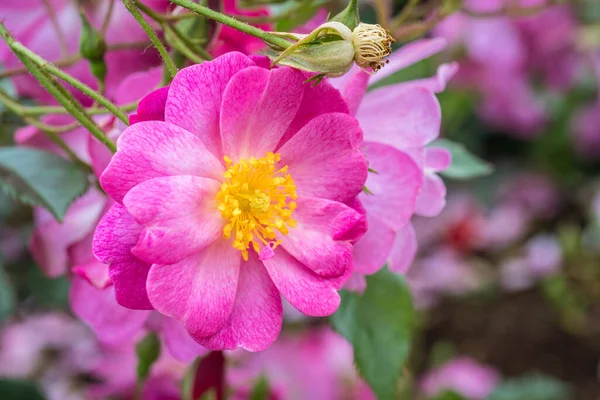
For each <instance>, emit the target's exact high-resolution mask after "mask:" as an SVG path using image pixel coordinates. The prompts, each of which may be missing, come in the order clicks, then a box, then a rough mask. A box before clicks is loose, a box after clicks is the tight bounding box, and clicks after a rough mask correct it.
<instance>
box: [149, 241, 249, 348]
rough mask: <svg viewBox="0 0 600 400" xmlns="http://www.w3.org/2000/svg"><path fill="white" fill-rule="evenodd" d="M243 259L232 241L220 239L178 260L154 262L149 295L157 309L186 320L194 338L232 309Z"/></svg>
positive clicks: (209, 330)
mask: <svg viewBox="0 0 600 400" xmlns="http://www.w3.org/2000/svg"><path fill="white" fill-rule="evenodd" d="M240 260H241V254H240V251H239V250H236V249H234V248H233V247H232V245H231V242H230V241H226V240H217V241H216V242H214V243H213V244H212V245H210V246H209V247H207V248H206V249H204V250H203V251H201V252H198V253H195V254H193V255H191V256H190V257H188V258H185V259H183V260H181V261H179V262H178V263H175V264H171V265H161V264H154V265H152V267H151V269H150V273H149V274H148V284H147V288H148V297H149V298H150V301H151V302H152V305H153V306H154V307H155V308H156V309H157V310H158V311H160V312H161V313H163V314H165V315H167V316H170V317H173V318H177V319H178V320H181V321H183V322H184V324H185V327H186V329H187V331H188V332H189V333H190V335H191V336H192V337H193V338H194V339H196V340H198V338H201V337H204V336H210V335H213V334H215V333H216V332H217V331H219V330H220V329H221V328H223V326H224V325H225V324H226V323H227V320H228V319H229V316H230V315H231V312H232V310H233V305H234V301H235V296H236V291H237V286H238V276H239V270H240Z"/></svg>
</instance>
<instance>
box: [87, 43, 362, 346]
mask: <svg viewBox="0 0 600 400" xmlns="http://www.w3.org/2000/svg"><path fill="white" fill-rule="evenodd" d="M253 60H256V61H257V63H258V65H261V66H262V65H264V64H266V63H265V60H264V59H263V58H249V57H247V56H244V55H243V54H241V53H236V52H232V53H228V54H226V55H223V56H221V57H219V58H217V59H215V60H214V61H212V62H205V63H202V64H200V65H196V66H192V67H189V68H186V69H183V70H181V71H180V72H179V73H178V75H177V76H176V77H175V79H174V80H173V82H172V84H171V86H170V87H169V89H168V92H166V91H162V92H158V96H161V95H162V96H163V97H164V99H163V102H162V103H161V102H160V101H155V100H157V99H156V98H155V97H156V96H157V94H156V93H155V94H152V95H150V96H149V98H150V99H151V101H149V102H144V101H142V103H143V105H142V104H140V109H139V110H138V113H137V115H136V119H137V120H138V121H142V122H138V123H136V124H133V125H132V126H130V127H129V128H127V129H126V130H125V132H124V133H123V135H122V136H121V137H120V139H119V142H118V147H119V150H118V151H117V153H116V154H115V156H114V157H113V158H112V160H111V162H110V164H109V166H108V168H107V169H106V170H105V172H104V173H103V174H102V176H101V179H100V181H101V184H102V187H103V188H104V190H105V191H106V192H107V193H108V194H109V195H110V196H111V197H112V198H113V199H114V200H115V201H116V202H117V203H118V204H116V205H114V206H113V207H112V208H111V210H110V211H109V212H108V213H107V214H106V215H105V217H104V218H103V220H102V221H101V223H100V224H99V226H98V228H97V230H96V235H95V238H94V252H95V255H96V256H97V257H98V258H99V259H100V260H102V261H103V262H105V263H107V264H110V270H109V274H110V276H111V279H112V281H113V282H114V284H115V291H116V296H117V301H119V303H120V304H125V305H127V306H128V307H132V308H138V309H151V308H156V309H157V310H158V311H160V312H161V313H162V314H165V315H168V316H171V317H174V318H176V319H179V320H181V321H183V322H184V324H185V327H186V329H187V330H188V332H189V333H190V335H191V336H192V337H193V338H194V339H196V340H197V341H198V342H199V343H200V344H202V345H203V346H206V347H208V348H211V349H231V348H236V347H238V346H241V347H244V348H246V349H248V350H253V351H256V350H262V349H265V348H266V347H268V346H269V345H270V344H271V343H272V342H273V341H274V340H275V339H276V338H277V336H278V334H279V331H280V329H281V323H282V305H281V298H280V293H281V294H283V296H284V297H285V298H286V299H287V300H288V301H289V302H290V303H291V304H292V305H293V306H294V307H296V308H297V309H299V310H300V311H302V312H303V313H305V314H307V315H312V316H324V315H330V314H331V313H333V312H334V311H335V310H336V309H337V307H338V305H339V301H340V299H339V295H338V293H337V290H338V289H340V288H341V286H342V285H343V283H344V281H345V280H346V279H347V278H348V276H349V274H350V273H351V270H352V255H351V251H352V242H353V241H355V240H356V239H358V238H359V237H360V236H362V234H363V233H364V230H365V222H364V217H363V215H361V214H360V213H358V212H356V211H354V210H353V209H352V208H350V207H348V206H346V205H344V204H343V203H345V202H350V201H352V200H353V199H354V198H355V196H356V195H357V194H358V193H359V192H360V190H361V188H362V186H363V184H364V180H365V178H366V175H367V166H366V161H365V159H364V158H363V156H362V154H361V152H360V150H359V148H358V145H359V144H360V140H361V138H362V132H361V131H360V128H359V126H358V123H357V121H356V120H355V119H354V118H352V117H351V116H349V115H348V114H347V106H346V104H345V103H344V101H343V100H342V98H341V97H340V96H339V94H338V93H337V91H335V89H333V88H331V87H330V86H329V85H328V84H327V83H323V84H321V85H319V86H317V87H310V86H308V85H303V84H302V82H303V81H304V80H305V79H306V77H305V76H304V75H303V74H302V73H300V72H299V71H297V70H294V69H291V68H279V69H275V70H271V71H269V70H268V69H265V68H263V67H261V66H257V63H255V62H254V61H253ZM190 99H193V100H192V101H190ZM150 103H152V104H155V105H156V104H165V107H164V119H165V121H148V120H147V119H150V118H147V115H146V114H147V112H149V113H150V114H152V115H157V114H161V112H160V111H159V110H156V109H152V107H150V108H148V109H146V108H145V107H146V106H147V105H148V104H150ZM271 152H277V155H276V154H274V153H271ZM224 156H226V157H225V158H224ZM250 157H255V158H252V159H251V158H250ZM223 159H225V163H223V161H222V160H223ZM279 161H281V163H279ZM275 164H277V167H275ZM279 168H283V169H281V170H279ZM292 177H293V180H292ZM248 184H252V185H258V186H256V188H253V189H252V191H251V192H248V194H247V195H246V194H244V193H246V192H245V191H248V190H249V189H247V186H246V185H248ZM265 191H266V193H268V194H269V195H270V196H275V197H273V199H280V200H277V201H276V202H273V201H275V200H271V199H270V198H269V197H268V196H267V195H266V194H265ZM296 193H297V196H296ZM239 196H242V197H239ZM248 196H250V197H248ZM266 196H267V197H266ZM265 197H266V198H265ZM296 197H297V198H296ZM242 200H243V201H248V205H242V206H240V201H242ZM268 201H270V203H268ZM296 205H297V207H296ZM237 207H242V208H243V209H244V211H242V210H238V211H236V209H237ZM271 210H272V211H271ZM190 215H195V216H196V217H195V218H190ZM291 216H293V220H291V219H290V217H291ZM242 217H243V218H252V220H253V221H255V222H254V226H255V227H256V228H249V227H248V226H250V225H248V223H249V221H250V220H248V221H246V222H242V221H241V220H240V218H242ZM256 218H258V219H256ZM286 221H288V222H287V223H286ZM286 225H287V227H286ZM275 229H277V230H278V232H279V233H278V234H277V235H274V234H273V233H274V232H275V231H274V230H275ZM288 229H289V235H285V234H281V233H285V232H286V231H288ZM232 230H235V231H234V236H235V237H236V240H235V243H234V241H233V240H230V239H227V238H226V237H228V236H229V233H230V232H231V231H232ZM269 232H272V233H269ZM259 238H260V239H261V240H259ZM275 240H276V241H275ZM261 241H262V243H261ZM267 241H272V242H271V243H268V242H267ZM250 242H252V248H251V247H250ZM232 244H233V245H232ZM279 244H280V246H277V245H279ZM234 246H235V247H234ZM274 247H277V248H274ZM215 263H216V264H215ZM198 266H201V267H202V268H198ZM216 267H218V268H216Z"/></svg>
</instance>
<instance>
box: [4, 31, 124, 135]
mask: <svg viewBox="0 0 600 400" xmlns="http://www.w3.org/2000/svg"><path fill="white" fill-rule="evenodd" d="M0 36H2V38H3V39H4V41H5V42H6V44H7V45H8V47H10V48H11V50H12V51H13V52H14V53H15V54H16V55H17V57H19V58H20V59H21V62H23V59H26V60H28V61H30V64H33V65H36V66H37V67H38V68H39V69H40V70H42V71H44V72H45V73H50V74H52V75H54V76H56V77H58V78H60V79H62V80H63V81H65V82H67V83H68V84H70V85H71V86H73V87H74V88H76V89H79V90H80V91H82V92H83V93H85V94H86V95H87V96H89V97H90V98H92V100H94V101H96V102H97V103H99V104H101V105H102V106H104V107H106V109H108V110H109V111H110V112H111V113H113V114H114V115H115V116H117V117H118V118H119V119H120V120H121V121H123V122H124V123H126V124H129V119H128V118H127V114H125V113H124V112H123V111H121V110H119V108H118V107H117V106H116V105H114V104H113V103H111V102H110V100H108V99H107V98H106V97H104V96H102V95H101V94H100V93H98V92H97V91H95V90H94V89H92V88H91V87H89V86H87V85H86V84H85V83H83V82H81V81H80V80H78V79H77V78H75V77H74V76H72V75H70V74H69V73H67V72H64V71H62V70H60V69H59V68H57V67H56V66H55V65H53V64H52V63H50V62H49V61H46V60H44V59H43V58H42V57H40V56H38V55H37V54H35V53H34V52H32V51H31V50H29V49H28V48H27V47H25V46H23V45H22V44H21V43H19V42H17V41H16V40H15V39H14V38H13V37H12V35H11V34H10V32H9V31H8V30H7V29H6V26H4V24H3V23H2V22H1V21H0ZM23 64H25V62H23ZM26 66H27V65H26ZM29 70H30V71H31V69H29ZM65 108H66V107H65ZM111 143H112V142H111Z"/></svg>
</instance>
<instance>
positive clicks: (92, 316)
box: [70, 276, 150, 344]
mask: <svg viewBox="0 0 600 400" xmlns="http://www.w3.org/2000/svg"><path fill="white" fill-rule="evenodd" d="M70 299H71V308H72V310H73V313H74V314H75V315H76V316H77V317H78V318H79V319H81V320H82V321H84V322H85V323H86V324H88V325H89V326H90V328H92V330H93V331H94V332H95V333H96V335H97V336H98V338H99V339H100V341H102V342H104V343H107V344H116V343H122V342H124V341H129V340H131V339H133V338H134V337H135V336H136V335H137V334H138V333H140V331H141V330H142V329H143V326H144V324H145V322H146V320H147V318H148V316H149V313H150V311H141V310H130V309H127V308H124V307H122V306H120V305H119V304H117V302H116V301H115V295H114V290H113V288H112V287H107V288H106V289H103V290H99V289H97V288H95V287H93V286H92V285H90V284H89V282H87V281H86V280H84V279H82V278H80V277H77V276H75V277H73V280H72V282H71V293H70Z"/></svg>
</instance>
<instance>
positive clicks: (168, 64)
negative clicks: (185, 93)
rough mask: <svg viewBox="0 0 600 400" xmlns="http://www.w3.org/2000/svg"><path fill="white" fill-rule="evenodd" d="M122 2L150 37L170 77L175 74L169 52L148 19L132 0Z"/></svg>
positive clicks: (175, 68)
mask: <svg viewBox="0 0 600 400" xmlns="http://www.w3.org/2000/svg"><path fill="white" fill-rule="evenodd" d="M123 4H124V5H125V7H126V8H127V9H128V10H129V12H130V13H131V15H133V18H135V19H136V21H137V22H138V24H140V26H141V27H142V29H143V30H144V32H146V34H147V35H148V37H149V38H150V41H152V44H154V47H156V49H157V50H158V52H159V53H160V56H161V57H162V59H163V61H164V63H165V66H166V67H167V70H168V71H169V74H170V75H171V77H173V76H175V74H176V73H177V67H176V66H175V64H174V63H173V60H171V57H169V52H168V51H167V49H166V48H165V46H164V45H163V44H162V42H161V41H160V39H159V38H158V36H156V33H155V32H154V30H153V29H152V27H151V26H150V24H149V23H148V21H146V20H145V19H144V16H143V15H142V13H141V12H140V10H139V9H138V8H137V7H136V5H135V4H134V3H133V1H132V0H123Z"/></svg>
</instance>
